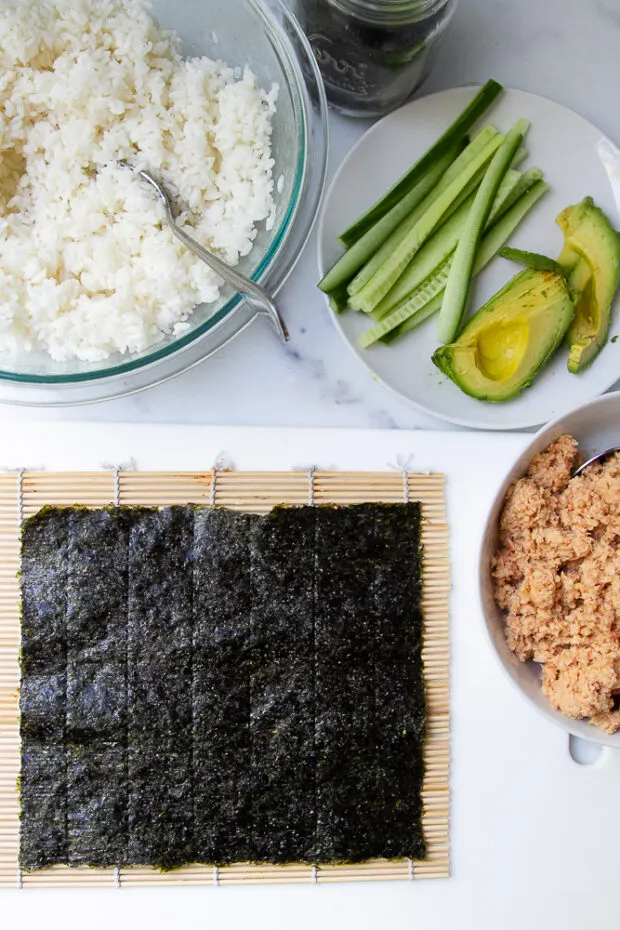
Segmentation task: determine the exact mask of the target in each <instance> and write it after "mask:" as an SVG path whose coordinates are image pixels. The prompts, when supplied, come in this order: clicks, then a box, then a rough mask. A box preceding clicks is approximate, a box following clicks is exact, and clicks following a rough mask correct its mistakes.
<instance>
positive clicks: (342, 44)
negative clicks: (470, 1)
mask: <svg viewBox="0 0 620 930" xmlns="http://www.w3.org/2000/svg"><path fill="white" fill-rule="evenodd" d="M358 6H359V7H360V8H361V7H364V6H368V4H358V3H357V2H355V0H345V2H343V3H342V4H340V3H338V0H294V3H293V9H294V11H295V13H296V14H297V16H298V18H299V20H300V22H301V25H302V27H303V29H304V31H305V33H306V35H307V37H308V39H309V41H310V44H311V45H312V49H313V51H314V54H315V57H316V59H317V61H318V64H319V67H320V70H321V74H322V76H323V80H324V83H325V88H326V92H327V96H328V99H329V101H330V103H331V104H332V105H333V106H334V107H335V108H336V109H339V110H342V111H343V112H344V113H347V114H349V115H360V116H379V115H381V114H383V113H386V112H388V111H389V110H391V109H393V108H394V107H396V106H399V105H400V104H402V103H404V102H405V101H406V100H407V99H408V98H409V97H410V96H411V94H412V93H413V92H414V91H415V89H416V88H417V87H418V86H419V85H420V84H421V82H422V81H423V80H424V79H425V78H426V77H427V76H428V74H429V73H430V71H431V69H432V65H433V56H434V52H435V50H436V47H437V40H438V39H439V37H440V36H441V34H442V33H443V31H444V29H445V26H446V25H447V23H448V21H449V20H450V18H451V15H452V12H453V10H454V7H455V6H456V0H435V2H432V0H427V2H422V3H420V2H417V3H413V2H412V3H411V4H410V5H409V11H408V12H406V11H405V12H403V6H405V7H407V4H403V3H397V4H395V6H397V7H398V10H397V11H396V12H394V11H393V10H391V9H390V7H391V6H394V4H392V3H391V0H378V2H377V3H376V4H373V5H372V6H374V7H375V10H374V11H371V12H368V10H364V9H356V8H357V7H358Z"/></svg>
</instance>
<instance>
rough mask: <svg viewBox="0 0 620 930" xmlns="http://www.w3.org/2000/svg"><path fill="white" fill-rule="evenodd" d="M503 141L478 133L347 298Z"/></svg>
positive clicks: (494, 133)
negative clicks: (442, 198) (473, 167)
mask: <svg viewBox="0 0 620 930" xmlns="http://www.w3.org/2000/svg"><path fill="white" fill-rule="evenodd" d="M503 139H504V137H503V136H500V135H499V133H498V132H497V130H496V129H494V128H493V126H485V128H484V129H483V130H482V131H481V132H479V133H478V135H477V136H476V137H475V138H474V139H473V141H472V142H470V143H469V145H468V146H467V148H466V149H465V150H464V151H463V152H461V154H460V155H459V156H458V158H457V159H456V160H455V161H454V162H453V163H452V165H450V167H449V168H448V170H447V171H446V172H445V174H444V175H443V176H442V178H441V180H440V181H439V183H438V184H437V185H436V186H435V187H434V188H433V190H431V191H430V192H429V194H428V196H427V197H426V198H425V199H424V200H423V201H422V203H420V204H418V206H417V207H416V208H415V210H413V211H412V212H411V213H410V214H409V215H408V216H407V217H406V218H405V219H404V220H403V221H402V222H401V223H400V225H399V226H397V228H396V229H395V230H394V232H393V233H391V235H390V236H389V238H388V239H386V241H385V242H384V243H383V245H382V246H381V247H380V248H379V249H377V250H376V251H375V253H374V255H372V256H371V257H370V258H369V260H368V261H367V262H366V264H365V265H364V266H363V268H362V269H361V270H360V271H359V272H358V273H357V274H356V276H355V277H354V278H353V280H352V281H351V282H350V284H349V294H350V295H351V296H353V295H354V294H357V293H358V292H359V291H361V290H362V288H363V287H364V286H365V285H366V284H367V283H368V282H369V281H370V279H371V278H372V277H373V275H374V274H376V272H377V271H378V270H379V269H380V268H381V266H382V265H383V264H384V262H385V261H386V260H387V259H388V257H389V256H390V255H392V254H393V252H394V250H395V249H396V247H397V246H398V245H399V244H400V243H401V242H402V241H403V240H404V239H405V238H406V236H407V234H408V233H409V232H410V231H411V229H413V227H414V226H415V225H416V223H417V222H418V221H419V220H420V219H421V218H422V217H423V216H424V215H425V213H426V212H427V211H428V210H429V209H430V207H431V206H432V205H433V204H434V203H435V202H436V201H437V200H438V199H439V198H440V197H441V196H442V195H443V193H444V192H445V191H446V190H449V189H450V187H451V185H453V184H454V183H455V182H456V181H457V179H458V178H459V177H460V176H461V175H462V174H463V172H464V171H466V170H467V169H468V168H470V167H471V165H472V164H473V163H474V162H476V163H477V164H478V170H477V171H476V172H475V174H472V177H471V179H470V181H473V180H475V179H476V175H478V174H479V172H480V171H481V170H483V169H484V168H485V166H486V164H487V162H488V161H490V159H491V158H492V155H493V152H494V151H496V150H497V149H498V148H499V147H500V145H501V143H502V141H503ZM483 154H484V155H485V160H484V161H482V163H481V164H480V163H479V161H480V159H481V157H482V155H483ZM354 309H355V307H354Z"/></svg>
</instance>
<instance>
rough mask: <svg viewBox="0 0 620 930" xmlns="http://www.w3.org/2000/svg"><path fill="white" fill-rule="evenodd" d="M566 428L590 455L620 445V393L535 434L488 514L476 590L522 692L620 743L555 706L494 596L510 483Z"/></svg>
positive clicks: (570, 727)
mask: <svg viewBox="0 0 620 930" xmlns="http://www.w3.org/2000/svg"><path fill="white" fill-rule="evenodd" d="M563 433H570V434H571V436H574V437H575V439H576V440H577V441H578V443H579V449H580V451H581V452H582V453H584V454H585V456H586V457H587V458H590V456H592V455H596V454H597V453H598V452H603V451H604V450H605V449H608V448H610V447H611V446H616V445H620V392H617V393H614V394H605V395H604V396H603V397H598V398H596V400H592V401H590V402H589V403H587V404H584V405H583V406H581V407H577V408H576V409H575V410H572V411H571V412H570V413H566V414H563V415H562V416H560V417H558V418H557V420H553V422H551V423H549V425H548V426H545V427H543V429H541V430H540V431H539V432H538V433H537V434H536V436H535V437H534V439H533V440H532V442H531V443H530V444H529V445H528V446H527V448H526V449H525V450H524V451H523V452H522V453H521V455H520V456H519V458H518V459H517V461H516V462H515V463H514V465H513V467H512V468H511V469H510V471H509V472H508V474H507V476H506V478H505V480H504V482H503V483H502V486H501V488H500V489H499V491H498V493H497V496H496V498H495V500H494V501H493V505H492V507H491V511H490V513H489V516H488V517H487V521H486V524H485V528H484V534H483V537H482V543H481V546H480V554H479V559H478V590H479V592H480V599H481V604H482V611H483V614H484V619H485V622H486V628H487V632H488V634H489V638H490V640H491V645H492V648H493V651H494V653H495V655H496V656H497V659H498V660H499V663H500V665H501V666H502V668H503V669H504V671H505V672H506V674H507V675H508V677H509V678H510V680H511V681H512V683H513V684H514V685H515V686H516V687H517V688H518V689H519V691H520V692H521V694H522V695H523V696H524V697H525V698H526V699H527V700H528V701H529V702H530V704H532V705H533V706H534V707H535V708H536V709H537V710H538V711H539V712H540V713H541V714H543V716H545V717H546V718H547V719H548V720H549V721H550V722H551V723H554V724H555V725H556V726H558V727H561V728H562V729H563V730H566V731H567V732H568V733H572V734H574V735H575V736H579V737H581V738H582V739H587V740H590V741H591V742H595V743H600V744H602V745H605V746H614V747H616V748H620V731H619V732H618V733H614V734H613V735H610V734H608V733H604V732H603V731H602V730H599V729H597V728H596V727H593V726H591V725H590V724H589V723H588V722H587V720H574V719H572V718H570V717H564V716H563V715H562V714H560V713H559V711H557V710H554V709H553V708H552V707H551V705H550V704H549V702H548V701H547V699H546V698H545V696H544V695H543V693H542V690H541V686H540V666H539V665H537V664H536V663H535V662H526V663H523V662H521V661H520V660H519V659H518V658H517V657H516V655H515V654H514V653H513V652H511V651H510V649H509V648H508V644H507V642H506V637H505V635H504V627H505V622H504V614H503V612H502V611H501V610H500V609H499V607H498V606H497V604H496V603H495V600H494V598H493V584H492V579H491V556H492V554H493V552H494V550H495V547H496V544H497V536H498V524H499V517H500V514H501V511H502V507H503V504H504V499H505V497H506V493H507V491H508V488H509V487H510V485H511V484H512V483H513V481H516V480H517V479H518V478H521V477H523V475H524V474H525V473H526V472H527V469H528V467H529V464H530V462H531V460H532V458H533V457H534V456H535V455H536V454H537V453H538V452H542V451H543V450H544V449H546V448H547V446H548V445H549V444H550V443H552V442H553V441H554V439H557V438H558V436H561V435H562V434H563Z"/></svg>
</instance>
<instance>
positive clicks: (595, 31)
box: [0, 0, 620, 429]
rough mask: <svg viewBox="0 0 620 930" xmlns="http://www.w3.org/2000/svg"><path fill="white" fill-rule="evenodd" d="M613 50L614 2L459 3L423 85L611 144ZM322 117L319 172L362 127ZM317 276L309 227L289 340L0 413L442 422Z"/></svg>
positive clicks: (236, 349)
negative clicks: (464, 90)
mask: <svg viewBox="0 0 620 930" xmlns="http://www.w3.org/2000/svg"><path fill="white" fill-rule="evenodd" d="M619 46H620V0H588V2H585V0H542V2H541V0H461V2H460V5H459V8H458V10H457V13H456V15H455V18H454V20H453V23H452V26H451V29H450V31H449V34H448V36H447V37H446V39H445V42H444V44H443V47H442V50H441V53H440V57H439V60H438V63H437V67H436V70H435V72H434V74H433V76H432V77H431V78H430V79H429V80H428V82H427V83H426V84H425V86H424V88H423V90H422V93H430V92H433V91H436V90H442V89H444V88H448V87H454V86H458V85H461V84H468V83H483V82H484V81H485V80H486V79H487V78H488V77H490V76H492V77H495V78H497V79H498V80H499V81H501V82H502V83H503V84H504V85H505V86H507V87H516V88H520V89H522V90H527V91H531V92H533V93H537V94H542V95H543V96H546V97H549V98H551V99H553V100H555V101H557V102H558V103H561V104H564V105H566V106H569V107H571V108H572V109H573V110H576V111H577V112H578V113H580V114H581V115H583V116H584V117H586V118H587V119H589V120H591V121H592V122H593V123H594V124H595V125H597V126H598V127H599V128H600V129H601V130H602V131H603V132H604V133H606V134H607V135H609V136H610V137H611V139H612V140H614V141H615V142H616V143H620V124H619V120H620V117H619V115H618V107H617V88H618V86H620V56H619V55H618V48H619ZM330 124H331V126H330V128H331V143H330V166H329V177H331V176H332V175H333V173H334V172H335V170H336V169H337V167H338V166H339V164H340V163H341V162H342V160H343V158H344V157H345V155H346V154H347V152H348V151H349V149H350V147H351V146H352V145H353V143H354V142H355V141H356V140H357V139H358V138H359V137H360V136H361V134H362V133H363V132H364V131H365V130H366V129H367V128H368V126H369V123H368V122H367V121H363V120H352V119H346V118H344V117H341V116H339V115H337V114H335V113H332V114H331V117H330ZM568 141H569V140H567V142H568ZM328 180H329V179H328ZM316 281H317V259H316V230H315V233H314V234H313V236H312V237H311V239H310V241H309V243H308V245H307V246H306V250H305V252H304V254H303V256H302V257H301V259H300V261H299V263H298V265H297V267H296V269H295V271H294V272H293V274H292V276H291V277H290V279H289V281H288V283H287V284H286V286H285V288H284V289H283V290H282V292H281V293H280V296H279V305H280V307H281V310H282V312H283V315H284V317H285V319H286V320H287V322H288V325H289V328H290V331H291V341H290V343H289V344H288V345H287V346H283V345H282V344H280V343H279V342H278V341H277V338H276V337H275V335H274V334H273V331H272V330H271V328H270V327H269V326H268V325H266V324H264V323H261V322H257V323H254V324H253V325H252V326H251V327H249V328H248V329H247V330H246V331H245V332H243V333H241V334H240V335H239V336H238V337H237V338H235V339H234V340H233V341H232V342H231V343H230V344H229V345H227V346H226V347H225V348H223V349H222V350H221V351H220V352H219V353H218V354H217V355H215V356H214V357H212V358H210V359H208V360H206V361H205V362H204V363H203V364H201V365H199V366H198V367H197V368H195V369H193V370H192V371H190V372H188V373H186V374H185V375H182V376H180V377H178V378H177V379H175V380H174V381H171V382H168V383H167V384H163V385H161V386H159V387H157V388H153V389H151V390H149V391H145V392H142V393H141V394H137V395H134V396H133V397H128V398H125V399H120V400H115V401H109V402H106V403H104V404H97V405H94V406H91V407H83V408H72V409H52V410H43V411H41V410H36V411H35V410H26V409H18V408H11V407H4V408H2V409H1V410H0V420H2V421H3V422H5V423H7V424H8V423H13V424H18V423H25V422H28V421H29V420H32V419H35V420H36V419H46V420H50V419H51V420H83V419H88V420H91V421H124V422H126V421H131V422H134V421H138V422H147V423H158V422H160V423H164V422H178V423H204V424H231V425H251V426H261V425H264V426H331V427H361V428H409V429H411V428H427V429H428V428H444V429H445V428H446V425H445V424H442V423H441V422H440V421H438V420H434V419H433V418H431V417H429V416H426V415H424V414H422V413H420V412H419V411H417V410H415V409H413V408H411V407H409V406H408V405H407V404H406V403H404V402H403V401H401V400H400V399H399V398H398V397H396V396H395V395H393V394H391V393H390V392H388V391H387V390H386V389H385V388H383V387H382V386H381V385H379V384H377V383H376V382H374V381H373V380H372V378H371V376H370V374H369V373H368V372H367V371H366V369H365V368H364V367H363V366H362V365H361V364H360V363H359V362H358V360H357V359H356V358H354V357H353V355H352V353H350V351H349V349H348V348H347V347H346V346H345V344H344V343H343V342H342V340H341V337H340V336H339V334H338V333H337V331H336V329H335V327H334V325H333V323H332V321H331V319H330V316H329V313H328V310H327V307H326V305H325V303H324V301H323V299H322V297H321V295H320V293H319V292H318V291H317V289H316Z"/></svg>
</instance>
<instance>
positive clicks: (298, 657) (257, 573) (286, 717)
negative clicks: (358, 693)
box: [250, 507, 317, 863]
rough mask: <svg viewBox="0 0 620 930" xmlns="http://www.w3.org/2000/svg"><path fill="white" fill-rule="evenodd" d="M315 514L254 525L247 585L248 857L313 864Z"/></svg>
mask: <svg viewBox="0 0 620 930" xmlns="http://www.w3.org/2000/svg"><path fill="white" fill-rule="evenodd" d="M316 516H317V511H316V510H315V509H314V508H312V507H301V508H283V507H279V508H276V509H275V510H273V511H272V512H271V513H270V514H268V515H267V516H266V517H264V518H263V519H262V520H261V521H260V523H259V524H258V525H257V526H256V528H255V532H254V535H253V540H252V562H251V568H250V581H251V600H252V613H251V636H252V676H251V723H250V728H251V737H252V740H251V741H252V760H251V779H252V784H251V789H252V843H251V846H252V848H251V858H252V859H253V860H255V861H259V862H276V863H280V862H282V863H284V862H296V861H314V858H315V823H316V760H315V747H314V705H315V691H314V546H315V526H316Z"/></svg>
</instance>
